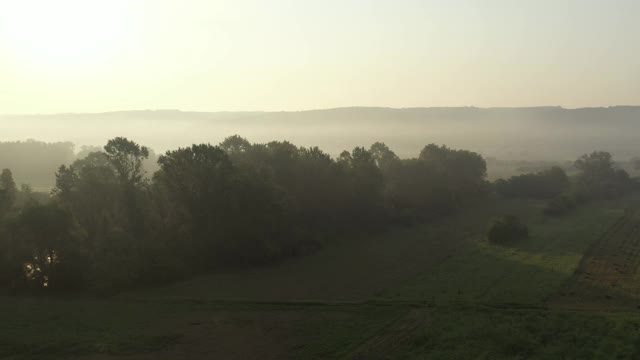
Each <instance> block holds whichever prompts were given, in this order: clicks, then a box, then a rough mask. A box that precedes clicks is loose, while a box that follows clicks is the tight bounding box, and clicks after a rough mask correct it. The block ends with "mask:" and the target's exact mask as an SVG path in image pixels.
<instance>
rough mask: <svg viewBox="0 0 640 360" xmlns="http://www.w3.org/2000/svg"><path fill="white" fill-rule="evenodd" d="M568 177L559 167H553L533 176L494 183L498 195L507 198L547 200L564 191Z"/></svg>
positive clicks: (518, 176) (567, 183)
mask: <svg viewBox="0 0 640 360" xmlns="http://www.w3.org/2000/svg"><path fill="white" fill-rule="evenodd" d="M569 186H570V183H569V177H568V176H567V174H566V173H565V172H564V170H562V169H561V168H560V167H557V166H554V167H552V168H550V169H548V170H544V171H541V172H538V173H535V174H523V175H517V176H512V177H511V178H510V179H508V180H503V179H499V180H497V181H496V182H495V188H496V191H497V192H498V193H500V194H501V195H503V196H507V197H531V198H541V199H549V198H553V197H556V196H558V195H560V194H561V193H563V192H564V191H566V190H567V189H568V188H569Z"/></svg>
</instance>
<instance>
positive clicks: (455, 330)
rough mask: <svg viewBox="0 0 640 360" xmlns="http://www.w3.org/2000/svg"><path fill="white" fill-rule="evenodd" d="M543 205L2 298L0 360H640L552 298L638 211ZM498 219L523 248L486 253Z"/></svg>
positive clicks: (616, 337) (630, 336)
mask: <svg viewBox="0 0 640 360" xmlns="http://www.w3.org/2000/svg"><path fill="white" fill-rule="evenodd" d="M543 206H544V202H539V201H523V200H521V199H520V200H514V201H511V200H503V199H492V200H491V201H490V202H489V205H487V203H486V202H485V204H484V205H481V204H478V205H477V206H472V207H470V208H468V209H466V210H464V211H463V212H461V213H460V214H458V215H456V216H453V217H449V218H446V219H441V220H439V221H436V222H434V223H430V224H423V225H420V226H415V227H410V228H397V229H394V230H390V231H388V232H386V233H384V234H379V235H377V236H360V237H357V238H353V239H336V240H334V243H332V244H329V245H328V246H327V247H326V248H325V249H324V250H322V251H320V252H318V253H316V254H313V255H310V256H307V257H303V258H298V259H294V260H291V261H287V262H285V263H282V264H279V265H277V266H273V267H265V268H259V269H253V270H246V271H234V272H228V273H221V274H215V275H210V276H205V277H200V278H196V279H192V280H190V281H186V282H182V283H177V284H174V285H171V286H167V287H162V288H157V289H148V290H145V291H139V292H134V293H125V294H120V295H117V296H115V297H113V298H109V299H101V300H96V299H88V298H87V299H60V298H49V299H32V298H21V297H8V298H2V299H1V300H0V313H1V314H2V323H1V325H0V358H3V359H4V358H6V359H37V358H80V359H110V358H118V359H119V358H126V359H176V358H192V359H199V358H213V359H218V358H219V359H287V358H291V359H530V358H535V359H537V358H542V359H584V358H602V359H612V358H618V359H634V358H638V357H639V356H640V342H639V341H638V338H639V335H640V315H637V314H636V313H633V312H630V311H631V310H629V308H628V307H627V308H611V309H607V310H608V311H606V312H605V311H603V310H602V309H599V308H595V309H590V310H589V311H586V310H584V307H580V306H577V305H576V306H575V307H574V306H572V304H573V302H572V301H573V300H572V298H571V297H567V296H564V297H563V295H562V294H564V293H566V292H567V291H570V290H567V289H572V288H575V286H576V284H577V283H578V282H579V281H581V278H580V277H579V276H578V275H575V274H580V273H581V272H576V269H578V267H579V266H580V267H581V268H582V267H584V266H585V265H584V260H582V259H583V255H584V254H585V253H586V254H587V255H588V256H593V255H592V251H593V249H596V248H597V247H598V246H600V247H601V248H602V247H603V246H604V248H607V246H608V247H615V246H619V245H618V244H621V243H623V242H622V241H608V242H603V240H602V239H603V238H605V235H606V234H608V233H611V229H612V227H614V226H615V224H616V223H618V222H620V221H621V220H620V219H623V218H624V216H625V209H632V208H638V209H640V197H638V196H635V197H630V198H627V199H622V200H617V201H610V202H604V203H592V204H589V205H585V206H583V207H581V208H579V209H578V210H576V211H575V212H573V213H571V214H569V215H567V216H564V217H559V218H548V217H544V216H543V215H541V211H540V210H541V208H542V207H543ZM504 214H515V215H517V216H519V217H520V219H521V220H522V221H523V222H524V223H526V224H527V225H528V226H529V229H530V233H531V236H530V237H529V238H528V239H526V240H522V241H521V242H519V243H517V244H514V245H513V246H498V245H491V244H489V243H488V242H487V241H486V239H485V237H484V234H485V230H486V227H487V224H488V222H489V221H490V219H491V218H493V217H497V216H501V215H504ZM631 228H633V229H635V227H633V226H631ZM620 233H622V232H620ZM628 233H629V232H624V234H628ZM616 236H618V235H616ZM625 236H627V235H625ZM629 236H632V235H629ZM613 238H616V237H615V236H614V237H613ZM602 244H605V245H602ZM606 244H609V245H606ZM625 244H626V243H625ZM581 260H582V262H581ZM635 270H636V269H629V272H630V274H629V277H628V278H630V279H633V278H634V276H636V275H635ZM596 276H597V274H596ZM558 299H563V301H561V302H559V301H558ZM559 303H561V306H560V305H557V304H559Z"/></svg>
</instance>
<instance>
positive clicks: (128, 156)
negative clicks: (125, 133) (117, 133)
mask: <svg viewBox="0 0 640 360" xmlns="http://www.w3.org/2000/svg"><path fill="white" fill-rule="evenodd" d="M104 151H105V153H106V155H107V158H108V159H109V161H110V162H111V164H113V166H114V168H115V169H116V172H117V174H118V176H119V178H120V181H121V182H122V183H123V184H130V185H137V184H139V183H140V182H141V181H142V179H143V177H144V167H143V161H144V160H145V159H147V158H148V157H149V149H147V147H145V146H140V145H138V144H137V143H135V142H133V141H131V140H129V139H127V138H123V137H117V138H115V139H112V140H109V141H108V142H107V145H105V147H104Z"/></svg>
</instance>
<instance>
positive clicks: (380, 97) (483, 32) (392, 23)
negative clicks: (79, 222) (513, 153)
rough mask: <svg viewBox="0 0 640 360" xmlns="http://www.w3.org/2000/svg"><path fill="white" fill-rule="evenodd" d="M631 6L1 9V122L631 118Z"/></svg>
mask: <svg viewBox="0 0 640 360" xmlns="http://www.w3.org/2000/svg"><path fill="white" fill-rule="evenodd" d="M639 11H640V5H639V3H638V2H636V1H631V0H628V1H623V0H620V1H593V0H589V1H587V0H583V1H577V0H576V1H497V0H496V1H471V0H468V1H412V0H403V1H354V0H349V1H334V0H329V1H318V2H311V1H287V0H274V1H258V0H240V1H200V0H184V1H168V0H153V1H151V0H127V1H125V0H110V1H96V0H59V1H51V0H20V1H17V0H15V1H12V0H0V113H4V114H8V113H12V114H20V113H58V112H101V111H112V110H131V109H183V110H198V111H223V110H224V111H234V110H266V111H279V110H304V109H320V108H333V107H342V106H353V105H362V106H389V107H420V106H480V107H493V106H539V105H560V106H564V107H569V108H573V107H591V106H610V105H636V104H638V101H637V99H638V98H639V95H640V81H638V80H639V79H638V64H639V63H640V45H638V41H637V38H638V36H639V35H640V31H639V30H640V25H639V23H638V21H637V18H638V14H639V13H640V12H639Z"/></svg>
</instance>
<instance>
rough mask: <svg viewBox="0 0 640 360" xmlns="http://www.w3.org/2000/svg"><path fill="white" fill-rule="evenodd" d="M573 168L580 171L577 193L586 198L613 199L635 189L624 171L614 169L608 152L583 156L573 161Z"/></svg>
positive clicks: (597, 152)
mask: <svg viewBox="0 0 640 360" xmlns="http://www.w3.org/2000/svg"><path fill="white" fill-rule="evenodd" d="M574 166H575V167H576V168H577V169H578V170H580V174H579V176H578V187H579V192H581V193H582V194H585V195H586V196H588V197H592V198H597V197H604V198H610V197H615V196H619V195H621V194H623V193H626V192H628V191H630V190H631V189H633V188H634V187H635V184H634V182H633V181H632V180H631V178H630V177H629V174H628V173H627V172H626V171H624V170H623V169H616V168H615V164H614V162H613V160H612V157H611V154H610V153H608V152H605V151H594V152H592V153H591V154H584V155H582V156H581V157H580V158H578V160H576V161H575V163H574Z"/></svg>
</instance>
